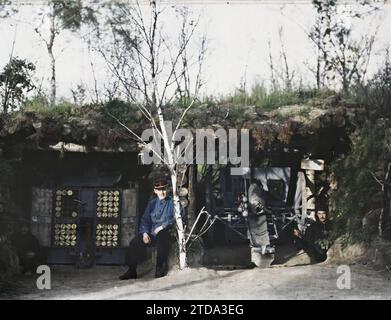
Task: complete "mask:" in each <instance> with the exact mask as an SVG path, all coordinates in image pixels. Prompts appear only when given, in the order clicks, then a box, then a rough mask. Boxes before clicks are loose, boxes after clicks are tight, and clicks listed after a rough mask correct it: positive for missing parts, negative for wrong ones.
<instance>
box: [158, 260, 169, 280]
mask: <svg viewBox="0 0 391 320" xmlns="http://www.w3.org/2000/svg"><path fill="white" fill-rule="evenodd" d="M159 260H160V259H158V261H157V263H156V273H155V278H161V277H164V276H165V275H166V274H167V272H168V265H167V262H166V261H161V260H160V261H159Z"/></svg>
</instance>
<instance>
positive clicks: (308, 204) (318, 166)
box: [301, 159, 324, 220]
mask: <svg viewBox="0 0 391 320" xmlns="http://www.w3.org/2000/svg"><path fill="white" fill-rule="evenodd" d="M301 168H302V169H304V170H305V182H304V183H303V186H302V190H303V198H302V207H303V209H302V214H304V215H306V216H309V217H311V218H312V219H314V220H315V204H316V199H315V194H314V193H315V191H316V190H315V171H323V170H324V160H320V159H317V160H315V159H303V160H302V161H301Z"/></svg>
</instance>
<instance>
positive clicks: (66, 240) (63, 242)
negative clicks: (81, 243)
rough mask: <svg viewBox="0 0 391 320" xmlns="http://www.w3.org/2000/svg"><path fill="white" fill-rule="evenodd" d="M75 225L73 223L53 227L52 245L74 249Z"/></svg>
mask: <svg viewBox="0 0 391 320" xmlns="http://www.w3.org/2000/svg"><path fill="white" fill-rule="evenodd" d="M76 232H77V225H76V224H74V223H57V224H55V225H54V245H55V246H61V247H64V246H65V247H74V246H75V245H76V239H77V236H76Z"/></svg>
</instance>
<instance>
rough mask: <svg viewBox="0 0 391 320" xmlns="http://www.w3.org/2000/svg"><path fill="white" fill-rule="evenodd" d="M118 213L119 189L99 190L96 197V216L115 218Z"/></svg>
mask: <svg viewBox="0 0 391 320" xmlns="http://www.w3.org/2000/svg"><path fill="white" fill-rule="evenodd" d="M119 214H120V193H119V191H116V190H115V191H112V190H110V191H109V190H100V191H98V196H97V199H96V216H97V217H98V218H103V219H107V218H109V219H110V218H114V219H117V218H118V217H119Z"/></svg>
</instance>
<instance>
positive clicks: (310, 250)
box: [293, 205, 332, 262]
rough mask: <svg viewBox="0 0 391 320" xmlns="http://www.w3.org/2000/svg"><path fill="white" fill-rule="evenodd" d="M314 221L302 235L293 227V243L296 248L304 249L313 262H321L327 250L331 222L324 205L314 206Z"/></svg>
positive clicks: (325, 257) (325, 256) (324, 258)
mask: <svg viewBox="0 0 391 320" xmlns="http://www.w3.org/2000/svg"><path fill="white" fill-rule="evenodd" d="M315 217H316V221H315V222H314V223H312V224H311V225H310V226H309V227H308V228H307V230H306V232H305V235H304V236H303V235H302V234H301V232H300V231H299V230H298V229H297V228H295V229H294V230H293V235H294V236H295V240H294V244H295V246H296V247H297V248H298V249H302V250H304V251H305V252H306V253H307V254H308V255H309V256H310V258H311V260H313V261H314V262H323V261H325V260H326V259H327V250H328V249H329V247H330V232H331V228H332V222H331V221H330V220H329V219H328V210H327V207H326V206H324V205H319V206H317V208H316V215H315Z"/></svg>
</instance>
